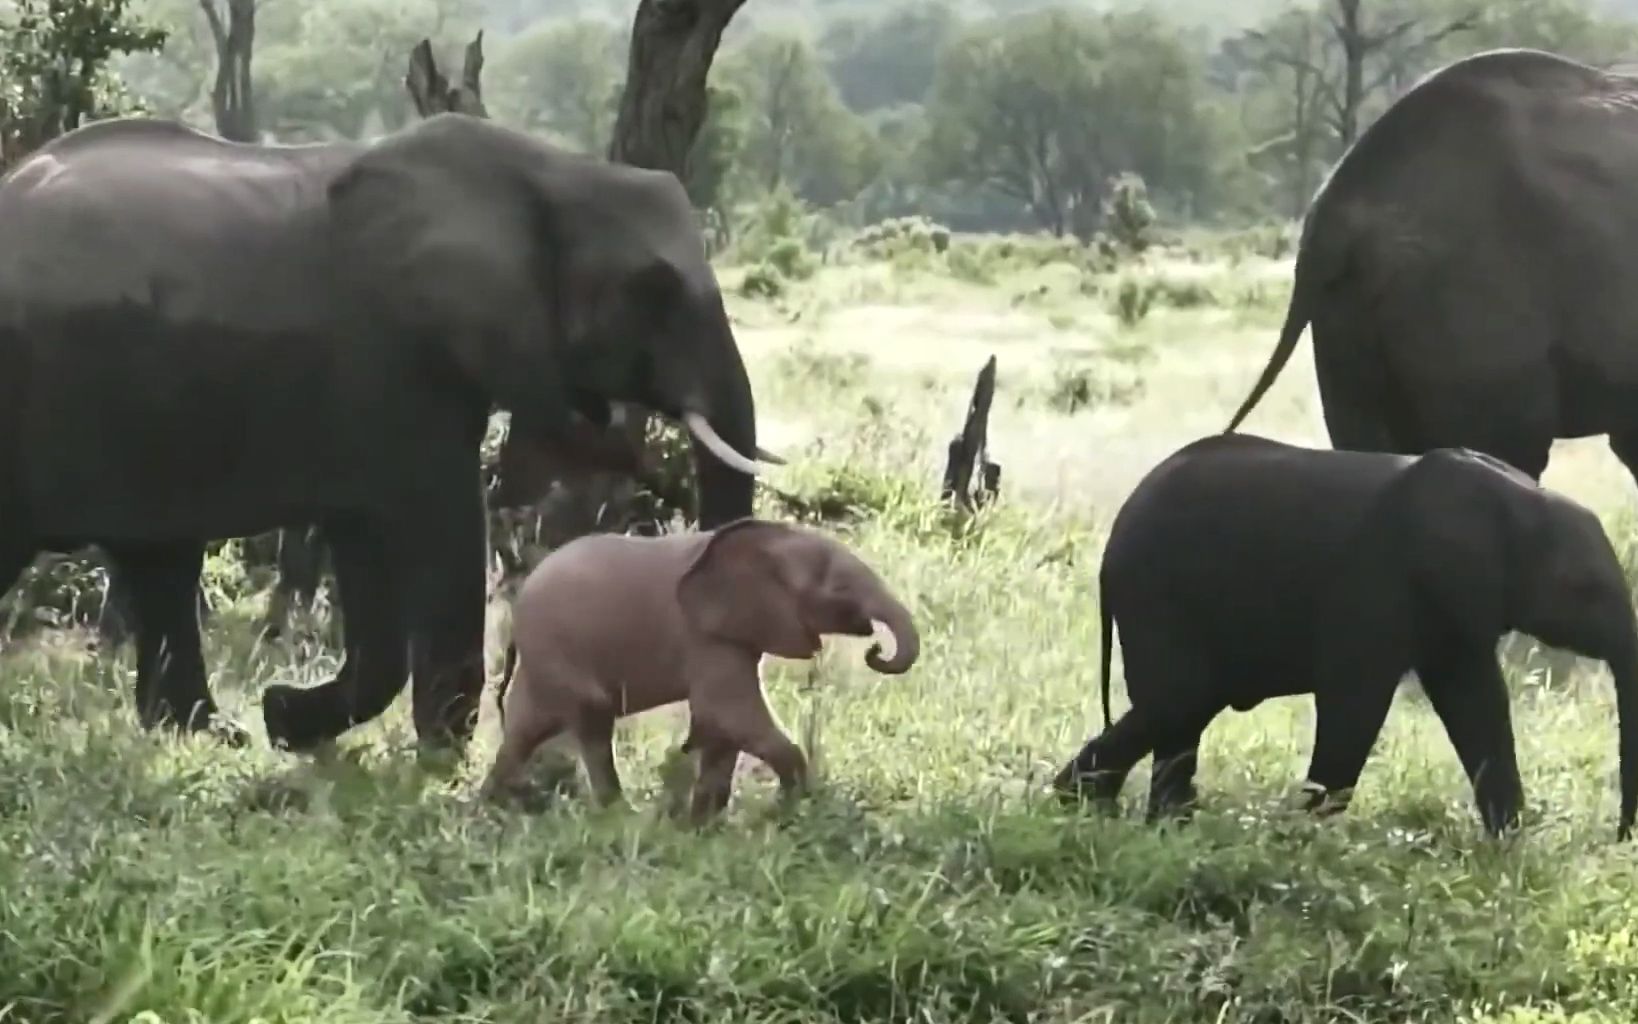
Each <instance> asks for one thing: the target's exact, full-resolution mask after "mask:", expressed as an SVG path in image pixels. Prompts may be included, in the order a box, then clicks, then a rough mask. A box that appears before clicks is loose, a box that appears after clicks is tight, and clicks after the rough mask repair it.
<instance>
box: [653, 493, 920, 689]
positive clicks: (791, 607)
mask: <svg viewBox="0 0 1638 1024" xmlns="http://www.w3.org/2000/svg"><path fill="white" fill-rule="evenodd" d="M701 538H702V542H701V544H700V546H699V548H698V551H697V553H696V554H695V555H694V557H693V559H692V560H691V561H690V563H689V565H688V567H687V569H686V570H685V571H684V573H683V575H682V578H681V579H680V580H679V581H678V584H677V600H678V601H679V602H680V603H681V610H682V613H683V615H684V617H685V618H686V619H687V620H688V622H689V623H690V624H691V625H692V626H693V627H694V628H695V629H697V630H698V631H700V632H701V633H704V634H706V635H707V636H710V637H713V638H715V639H717V640H721V641H727V642H729V643H733V644H737V645H739V646H741V647H748V648H751V649H754V650H757V651H760V652H763V653H766V654H774V655H778V656H779V657H782V658H810V657H812V656H813V655H814V654H816V653H818V651H819V643H820V638H821V637H822V636H824V635H825V634H831V633H840V634H844V635H847V636H870V635H872V633H873V632H874V628H873V627H874V624H875V623H878V622H879V623H881V624H882V625H883V626H885V627H886V628H887V631H888V632H889V633H891V634H892V637H893V652H892V653H891V654H889V655H886V656H883V653H882V649H881V645H880V644H879V643H878V644H873V645H872V646H871V647H870V649H869V650H868V651H866V652H865V663H866V664H868V665H869V666H870V667H871V668H872V669H874V670H876V671H877V672H883V673H889V674H895V675H896V674H898V673H901V672H905V671H907V670H908V669H909V668H910V666H911V665H914V664H915V662H916V657H917V655H918V654H919V653H920V650H921V638H920V636H919V634H918V633H917V631H916V624H915V621H914V619H913V618H912V616H911V614H910V611H909V609H907V608H906V607H905V606H904V605H903V604H902V603H901V602H900V601H899V600H898V599H897V598H896V597H894V596H893V594H892V593H891V592H890V591H889V590H888V589H887V585H886V584H884V583H883V582H882V580H881V578H880V577H879V576H877V575H876V573H875V572H874V571H873V570H872V569H871V568H870V567H869V566H868V565H866V564H865V563H864V562H863V561H862V560H861V559H860V558H859V557H858V556H857V555H855V554H854V553H853V552H851V551H849V550H848V549H847V548H846V547H845V546H843V545H842V544H841V543H840V542H838V541H836V540H834V539H832V538H830V537H828V536H826V535H824V534H822V533H819V532H818V531H816V530H810V529H806V528H804V527H798V526H791V525H788V524H785V523H774V522H768V521H766V520H759V519H740V520H738V521H736V522H733V523H730V524H728V525H727V526H724V527H721V528H719V529H717V530H715V531H712V532H709V533H706V534H702V535H701Z"/></svg>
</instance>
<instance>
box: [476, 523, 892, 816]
mask: <svg viewBox="0 0 1638 1024" xmlns="http://www.w3.org/2000/svg"><path fill="white" fill-rule="evenodd" d="M877 622H879V623H881V624H882V625H883V626H885V627H886V628H887V630H888V631H889V632H890V633H891V634H892V637H893V652H892V653H891V654H889V655H887V656H885V657H884V656H883V651H882V649H881V645H880V644H879V643H878V644H875V645H872V646H871V648H870V649H869V650H868V651H866V653H865V662H866V663H867V664H868V665H869V666H870V667H871V668H872V669H875V670H876V671H877V672H883V673H889V674H898V673H902V672H904V671H906V670H908V669H909V668H910V666H911V665H913V664H914V663H915V661H916V657H917V654H918V653H919V651H920V646H921V641H920V637H919V635H918V634H917V631H916V625H915V622H914V621H913V619H912V617H911V614H910V612H909V610H908V609H907V608H905V606H904V605H903V604H902V603H901V602H900V601H899V600H898V599H897V598H896V597H894V596H893V594H892V593H891V592H890V591H889V590H888V589H887V586H886V584H884V583H883V582H882V580H881V578H880V577H878V576H877V575H876V573H875V572H874V571H873V570H872V569H871V568H870V567H869V566H867V565H866V564H865V563H864V562H863V561H861V560H860V559H859V557H858V556H857V555H855V554H853V552H851V551H849V550H848V549H847V548H846V547H845V546H844V545H842V544H841V543H840V542H839V541H837V540H835V539H833V538H831V537H829V536H826V535H825V534H823V533H819V532H818V531H815V530H811V529H807V528H804V527H798V526H793V525H788V524H785V523H775V522H768V521H765V520H759V519H755V518H744V519H739V520H735V521H734V522H731V523H728V524H727V525H725V526H722V527H720V528H718V529H716V530H710V531H703V532H699V533H688V534H671V535H668V536H663V537H626V536H618V535H613V534H592V535H588V536H584V537H579V538H576V539H575V540H573V541H571V542H569V543H568V544H565V545H563V546H562V547H561V548H558V549H557V550H556V551H554V552H552V553H551V554H550V555H548V556H547V557H546V558H544V559H542V560H541V562H540V564H539V565H537V566H536V567H535V569H534V571H533V572H531V573H530V574H529V577H528V578H527V579H526V580H525V581H524V582H523V585H522V587H521V589H520V590H519V593H518V597H517V600H516V602H515V604H514V605H513V614H512V635H513V650H511V651H509V652H508V656H507V672H506V676H505V678H503V679H502V680H501V684H500V689H499V692H498V694H497V696H496V701H497V704H498V707H499V710H500V713H501V730H502V738H501V745H500V749H499V750H498V751H497V752H496V754H495V761H494V764H493V765H492V766H491V767H490V770H489V775H488V777H487V778H486V779H485V780H484V783H483V787H482V795H483V796H485V797H493V796H495V795H497V794H498V793H500V792H501V791H503V790H505V789H507V788H509V787H510V786H512V785H513V784H514V783H515V781H516V779H517V776H518V774H519V773H520V771H521V770H522V768H523V767H524V765H525V763H526V762H527V761H528V759H529V756H530V755H531V754H532V753H533V752H534V750H535V748H536V747H538V746H539V745H540V744H542V743H544V742H546V741H547V740H549V739H551V738H552V737H554V736H556V735H558V734H559V733H561V732H564V731H568V732H569V733H571V734H572V735H573V736H574V737H575V740H576V741H577V744H578V746H579V749H580V758H581V762H582V763H583V764H584V765H585V769H586V776H587V779H588V781H589V782H590V783H591V787H592V792H593V795H594V797H595V798H596V799H597V800H598V801H599V802H600V803H603V804H609V803H614V802H617V801H619V800H620V799H621V792H620V779H619V775H618V774H617V772H616V771H615V767H614V750H613V746H612V739H613V733H614V722H615V719H617V718H619V717H621V716H623V715H630V714H636V713H638V712H641V711H646V710H648V709H650V708H654V707H658V706H660V705H662V704H670V703H672V702H675V701H679V700H686V701H688V706H689V716H690V728H689V735H688V739H687V740H686V741H685V742H684V745H683V749H684V750H685V751H689V752H694V753H696V754H697V756H698V758H699V765H698V767H699V772H698V776H697V778H696V780H695V783H694V789H693V794H692V798H691V808H690V816H691V817H692V818H693V819H694V820H695V821H701V820H704V819H706V818H709V817H712V816H714V815H715V814H717V813H718V812H720V811H721V810H722V809H723V808H724V807H726V806H727V804H728V798H729V796H730V794H731V793H732V789H733V772H734V766H735V764H736V763H737V761H738V758H739V753H740V751H745V752H746V753H749V754H751V755H753V756H754V757H756V758H757V759H759V760H761V761H763V762H764V763H766V764H767V765H768V766H769V767H770V768H772V769H773V770H774V771H775V772H776V773H777V774H778V775H779V782H780V788H781V790H782V792H783V794H784V796H785V797H787V798H789V797H792V796H794V795H795V794H796V793H798V792H799V791H800V790H801V789H803V788H804V786H805V784H806V781H807V759H806V757H805V756H804V755H803V753H802V751H801V749H800V748H799V747H797V745H796V744H795V743H794V742H792V741H791V739H790V737H789V736H787V735H786V734H785V732H784V731H783V730H782V729H781V728H780V727H779V724H778V722H776V721H775V720H774V716H773V712H772V711H771V710H770V709H769V707H768V704H767V700H766V699H765V698H764V696H763V693H762V682H761V678H760V676H759V674H758V664H759V662H760V659H761V657H762V655H764V654H774V655H778V656H780V657H783V658H811V657H812V656H813V655H815V654H817V653H818V652H819V647H820V638H821V637H822V636H824V635H826V634H838V633H839V634H845V635H848V636H870V635H872V633H873V628H872V627H873V624H874V623H877ZM514 677H515V679H516V685H512V683H513V679H514Z"/></svg>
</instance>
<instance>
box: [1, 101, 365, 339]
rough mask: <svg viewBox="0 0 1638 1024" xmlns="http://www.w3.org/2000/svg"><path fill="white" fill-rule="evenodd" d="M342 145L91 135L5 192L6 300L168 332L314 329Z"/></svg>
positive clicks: (45, 155)
mask: <svg viewBox="0 0 1638 1024" xmlns="http://www.w3.org/2000/svg"><path fill="white" fill-rule="evenodd" d="M348 152H349V150H348V148H347V147H344V146H304V147H279V146H256V145H247V144H241V143H231V142H227V141H224V140H222V139H218V138H214V137H212V136H209V135H206V134H204V133H202V132H198V131H196V130H194V129H192V128H189V127H187V126H185V125H181V124H178V123H175V122H168V121H163V120H150V119H127V120H120V121H112V122H97V123H95V124H91V125H87V126H86V127H84V128H81V129H78V130H77V131H75V132H72V133H70V134H68V135H65V136H63V137H61V138H60V139H57V140H55V141H54V142H53V143H52V144H50V145H47V146H45V147H42V148H41V149H40V150H37V151H36V152H34V153H32V154H30V156H29V157H28V158H27V159H25V160H23V161H22V162H21V163H20V164H18V165H17V166H16V167H15V168H13V169H12V170H11V172H10V173H8V174H7V176H6V177H5V179H4V180H3V181H0V237H4V238H6V239H8V240H10V239H17V240H19V241H20V242H21V244H17V245H11V244H8V245H7V246H5V247H4V248H3V249H0V301H4V302H7V303H9V304H10V305H11V307H12V308H13V309H14V310H15V309H16V308H17V307H18V306H20V305H21V306H26V307H27V308H28V309H29V311H30V312H31V314H32V315H33V318H35V319H38V317H40V316H42V315H43V316H50V315H51V314H52V313H53V312H54V311H70V310H72V311H84V310H86V309H89V308H113V309H121V310H126V311H128V312H127V315H140V314H141V313H143V312H148V313H153V314H157V315H161V316H163V317H165V318H166V319H167V320H169V321H173V322H187V321H190V320H194V319H202V320H208V321H212V322H220V323H232V322H234V321H235V320H236V319H239V318H242V316H243V313H244V311H245V310H247V309H250V310H255V311H256V313H255V316H256V318H257V321H258V323H259V324H261V325H262V326H264V327H266V326H269V324H270V322H271V321H276V320H278V319H279V318H280V317H281V316H289V317H292V318H295V319H306V318H307V314H308V313H309V312H310V311H309V310H306V309H304V308H303V306H304V304H305V303H304V301H303V300H304V297H309V296H312V295H313V294H314V284H315V283H317V282H322V281H323V280H324V279H325V278H326V277H327V273H326V271H325V268H324V267H323V266H322V262H323V260H322V256H323V249H322V247H321V245H320V244H319V242H320V240H321V238H322V235H320V234H319V233H318V231H317V230H316V229H317V228H318V226H319V225H320V224H321V223H322V218H323V213H324V208H325V188H326V185H327V183H328V181H329V178H330V176H331V175H332V174H333V173H334V170H335V169H336V168H339V167H340V166H341V165H342V164H343V163H344V161H345V159H346V158H347V153H348Z"/></svg>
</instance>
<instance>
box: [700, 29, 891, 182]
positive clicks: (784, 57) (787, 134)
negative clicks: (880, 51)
mask: <svg viewBox="0 0 1638 1024" xmlns="http://www.w3.org/2000/svg"><path fill="white" fill-rule="evenodd" d="M721 71H722V77H723V79H724V80H725V81H728V82H730V83H732V86H733V88H734V90H735V91H736V92H738V93H739V95H740V98H741V104H742V107H743V112H744V122H743V131H744V148H743V152H742V154H741V161H740V171H741V173H743V174H744V175H746V176H747V177H748V178H749V179H750V180H751V181H752V182H753V183H754V185H755V187H756V188H757V189H758V190H759V191H764V192H773V191H776V190H778V189H779V188H780V187H781V186H783V185H789V186H790V187H791V188H792V190H793V191H794V192H795V193H796V194H797V195H799V196H801V197H802V198H803V199H805V200H807V201H809V202H812V203H816V204H819V205H829V204H831V203H836V202H839V201H842V200H845V199H850V198H852V197H853V196H855V195H857V194H858V193H859V190H860V189H862V188H864V186H865V185H866V184H868V183H869V181H870V179H871V178H872V177H873V176H874V175H875V172H876V171H877V170H878V169H879V167H880V161H879V159H878V157H877V155H876V152H875V145H874V139H873V138H872V137H871V135H870V132H869V130H868V129H867V128H865V126H864V124H863V123H862V122H861V121H860V120H859V119H858V117H857V116H856V115H854V114H853V113H852V112H851V111H849V110H848V109H847V107H846V106H844V105H843V104H842V101H841V99H840V97H838V96H837V93H836V87H835V86H834V85H833V84H832V82H831V80H830V78H829V76H828V75H826V74H825V69H824V67H823V65H821V64H820V63H819V58H818V56H817V54H815V53H814V51H813V48H812V47H811V46H809V45H808V44H807V42H806V41H805V40H803V39H801V38H800V37H797V36H790V35H776V34H765V33H759V34H758V35H756V36H753V37H752V38H751V39H750V40H749V41H747V42H746V43H745V44H744V45H743V46H741V47H739V48H738V49H737V50H735V51H734V52H733V53H732V54H731V58H730V59H729V60H727V61H725V62H724V64H723V67H722V69H721Z"/></svg>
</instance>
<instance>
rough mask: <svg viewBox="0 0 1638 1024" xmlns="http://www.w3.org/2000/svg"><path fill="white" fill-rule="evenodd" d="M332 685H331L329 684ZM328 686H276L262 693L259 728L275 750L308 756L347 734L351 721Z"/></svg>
mask: <svg viewBox="0 0 1638 1024" xmlns="http://www.w3.org/2000/svg"><path fill="white" fill-rule="evenodd" d="M330 685H332V686H333V685H334V684H330ZM342 708H343V705H342V703H341V702H340V701H338V700H337V699H336V697H335V695H334V694H333V693H332V692H329V686H315V687H310V688H302V687H297V686H286V685H284V684H283V683H275V684H274V685H272V686H269V687H268V688H267V689H266V690H264V691H262V725H263V726H264V727H265V728H266V729H267V741H268V742H269V743H270V744H272V745H273V749H275V750H288V751H291V752H292V753H311V752H313V751H314V750H315V749H317V748H320V747H322V746H323V745H324V744H326V743H328V742H330V741H332V740H334V739H335V738H336V737H337V736H340V735H341V734H342V733H343V732H346V731H347V729H348V727H349V726H351V725H352V722H351V721H349V720H348V719H349V718H350V717H351V716H349V715H347V714H346V713H345V711H343V710H342Z"/></svg>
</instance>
